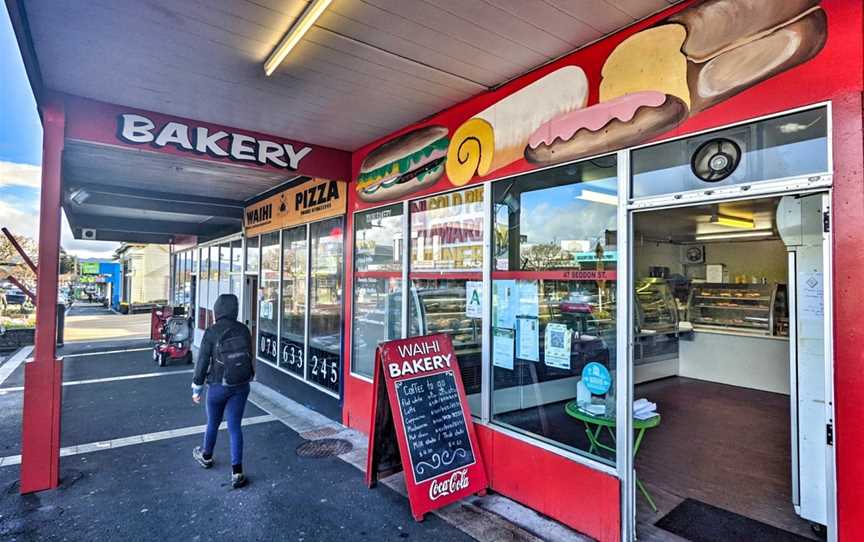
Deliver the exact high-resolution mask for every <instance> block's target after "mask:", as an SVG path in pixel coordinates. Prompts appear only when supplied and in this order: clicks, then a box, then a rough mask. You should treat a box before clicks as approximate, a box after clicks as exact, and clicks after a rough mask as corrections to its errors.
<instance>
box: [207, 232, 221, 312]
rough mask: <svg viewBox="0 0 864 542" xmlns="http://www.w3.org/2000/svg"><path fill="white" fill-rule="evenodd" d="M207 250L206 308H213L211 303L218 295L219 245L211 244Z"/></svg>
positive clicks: (219, 271)
mask: <svg viewBox="0 0 864 542" xmlns="http://www.w3.org/2000/svg"><path fill="white" fill-rule="evenodd" d="M207 250H209V251H210V288H209V296H208V299H207V308H208V309H210V310H213V305H215V304H216V299H217V298H218V297H219V275H220V274H221V270H220V269H219V247H218V246H212V247H209V248H208V249H207Z"/></svg>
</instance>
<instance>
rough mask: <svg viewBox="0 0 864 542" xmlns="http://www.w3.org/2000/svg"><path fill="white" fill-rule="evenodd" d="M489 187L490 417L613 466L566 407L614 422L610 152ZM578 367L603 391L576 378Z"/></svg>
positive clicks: (609, 454) (614, 197) (613, 181)
mask: <svg viewBox="0 0 864 542" xmlns="http://www.w3.org/2000/svg"><path fill="white" fill-rule="evenodd" d="M492 194H493V227H494V234H493V259H494V264H493V270H492V279H493V280H492V322H491V333H492V340H491V343H492V347H491V357H492V377H493V378H492V380H493V381H492V405H491V407H492V419H493V421H495V422H496V423H499V424H503V425H506V426H509V427H510V428H512V429H515V430H517V431H521V432H525V433H528V434H531V435H532V436H534V437H539V438H540V439H543V440H546V441H548V442H551V443H554V444H556V445H559V446H563V447H565V448H567V449H570V450H572V451H576V452H578V453H582V454H588V455H591V456H593V457H595V458H597V459H600V460H601V461H606V462H609V463H614V460H615V457H614V452H613V451H607V450H603V449H597V448H596V447H592V445H591V443H590V442H589V440H588V438H587V437H586V435H585V429H584V426H583V424H582V422H581V421H579V420H578V419H576V418H575V417H572V416H570V415H568V413H567V412H568V409H573V408H577V409H585V410H593V411H594V412H600V411H603V414H602V415H604V416H607V417H608V418H609V419H611V420H612V421H613V424H612V425H613V427H614V420H615V407H614V401H615V393H614V382H615V377H614V375H615V369H616V366H615V365H616V364H615V356H616V348H615V346H616V320H615V317H616V315H615V306H616V298H615V292H616V266H617V251H616V246H615V243H616V229H617V206H618V194H617V166H616V160H615V157H614V156H608V157H602V158H598V159H594V160H589V161H584V162H580V163H576V164H570V165H567V166H562V167H559V168H555V169H552V170H546V171H543V172H538V173H532V174H528V175H524V176H521V177H517V178H514V179H507V180H504V181H499V182H497V183H494V184H493V188H492ZM453 297H454V298H455V297H456V296H455V295H454V296H453ZM588 364H592V365H591V367H589V368H588V370H589V371H591V370H592V369H593V368H597V371H598V372H599V373H600V374H601V378H600V379H601V380H605V381H607V382H608V383H609V384H610V387H609V389H608V391H606V392H605V393H599V391H598V388H597V387H595V386H593V385H592V390H593V393H592V391H589V390H588V389H587V387H586V386H585V382H583V381H582V380H583V379H582V376H583V370H585V367H586V366H587V365H588ZM594 364H596V365H594ZM466 387H467V384H466ZM577 390H580V391H577ZM613 430H614V429H613Z"/></svg>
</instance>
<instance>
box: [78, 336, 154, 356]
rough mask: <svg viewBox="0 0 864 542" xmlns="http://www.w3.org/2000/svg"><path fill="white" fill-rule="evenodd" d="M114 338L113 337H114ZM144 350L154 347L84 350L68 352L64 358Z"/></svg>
mask: <svg viewBox="0 0 864 542" xmlns="http://www.w3.org/2000/svg"><path fill="white" fill-rule="evenodd" d="M112 340H113V339H112ZM144 350H153V348H150V347H147V348H126V349H123V350H106V351H104V352H84V353H83V354H67V355H62V354H61V355H62V357H63V359H68V358H83V357H85V356H101V355H104V354H121V353H123V352H143V351H144Z"/></svg>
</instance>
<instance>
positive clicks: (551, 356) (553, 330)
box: [543, 323, 573, 369]
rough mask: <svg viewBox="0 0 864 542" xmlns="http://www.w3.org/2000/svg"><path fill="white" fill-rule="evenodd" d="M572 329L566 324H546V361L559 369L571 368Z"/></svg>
mask: <svg viewBox="0 0 864 542" xmlns="http://www.w3.org/2000/svg"><path fill="white" fill-rule="evenodd" d="M572 333H573V332H572V331H570V329H568V328H567V325H566V324H555V323H552V324H548V325H547V326H546V343H545V345H544V348H543V351H544V363H545V364H546V365H547V366H549V367H556V368H558V369H569V368H570V347H571V341H572Z"/></svg>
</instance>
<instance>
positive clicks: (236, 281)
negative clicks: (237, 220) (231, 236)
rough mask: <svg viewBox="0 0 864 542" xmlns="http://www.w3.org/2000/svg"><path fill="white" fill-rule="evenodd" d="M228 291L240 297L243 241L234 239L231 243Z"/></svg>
mask: <svg viewBox="0 0 864 542" xmlns="http://www.w3.org/2000/svg"><path fill="white" fill-rule="evenodd" d="M229 277H230V278H229V282H230V284H229V291H230V292H231V293H232V294H234V295H236V296H237V298H238V299H239V298H241V297H242V292H241V291H240V290H241V285H242V284H243V241H241V240H240V239H235V240H234V241H231V267H230V275H229Z"/></svg>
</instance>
